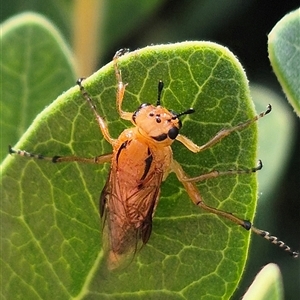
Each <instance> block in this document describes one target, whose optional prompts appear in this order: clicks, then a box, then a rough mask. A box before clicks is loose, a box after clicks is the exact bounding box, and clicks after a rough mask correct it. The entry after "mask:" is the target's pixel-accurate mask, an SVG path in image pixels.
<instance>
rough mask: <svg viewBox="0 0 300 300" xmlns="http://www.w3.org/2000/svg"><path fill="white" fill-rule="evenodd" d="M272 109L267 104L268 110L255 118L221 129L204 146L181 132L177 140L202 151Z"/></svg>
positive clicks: (192, 149)
mask: <svg viewBox="0 0 300 300" xmlns="http://www.w3.org/2000/svg"><path fill="white" fill-rule="evenodd" d="M271 110H272V106H271V105H270V104H269V105H268V106H267V109H266V111H264V112H261V113H260V114H258V115H256V116H255V117H254V118H252V119H250V120H248V121H246V122H244V123H240V124H238V125H236V126H233V127H231V128H224V129H222V130H220V131H219V132H218V133H217V134H216V135H215V136H214V137H213V138H212V139H210V140H209V141H208V142H207V143H206V144H204V145H202V146H198V145H196V144H195V143H194V142H192V141H191V140H190V139H189V138H187V137H186V136H184V135H181V134H178V136H177V137H176V140H178V141H179V142H181V143H182V144H183V145H184V146H186V147H187V148H188V149H189V150H190V151H192V152H195V153H196V152H201V151H203V150H206V149H208V148H210V147H212V146H213V145H214V144H216V143H218V142H220V141H221V140H222V139H223V138H225V137H226V136H228V135H229V134H231V133H232V132H234V131H238V130H243V129H245V128H246V127H248V126H249V125H251V124H252V123H254V122H256V121H257V120H258V119H260V118H262V117H264V116H265V115H267V114H268V113H269V112H271Z"/></svg>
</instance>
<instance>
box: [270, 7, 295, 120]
mask: <svg viewBox="0 0 300 300" xmlns="http://www.w3.org/2000/svg"><path fill="white" fill-rule="evenodd" d="M299 32H300V8H299V9H297V10H295V11H293V12H291V13H289V14H287V15H286V16H284V17H283V18H282V19H281V20H280V21H279V22H278V23H277V24H276V26H275V27H274V28H273V29H272V31H271V32H270V33H269V36H268V46H269V57H270V61H271V64H272V67H273V70H274V72H275V74H276V76H277V78H278V80H279V82H280V84H281V86H282V89H283V91H284V92H285V94H286V96H287V98H288V100H289V101H290V104H291V105H292V106H293V107H294V109H295V112H296V113H297V114H298V116H300V84H299V82H300V67H299V62H300V47H299V45H300V34H299Z"/></svg>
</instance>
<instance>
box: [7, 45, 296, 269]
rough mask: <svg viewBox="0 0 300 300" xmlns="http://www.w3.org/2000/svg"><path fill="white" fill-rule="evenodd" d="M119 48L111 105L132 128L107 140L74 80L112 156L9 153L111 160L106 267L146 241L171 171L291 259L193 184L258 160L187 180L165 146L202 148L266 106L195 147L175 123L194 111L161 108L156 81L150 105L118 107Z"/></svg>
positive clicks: (121, 89) (195, 197) (121, 87)
mask: <svg viewBox="0 0 300 300" xmlns="http://www.w3.org/2000/svg"><path fill="white" fill-rule="evenodd" d="M125 52H127V50H126V49H122V50H120V51H118V52H117V53H116V54H115V56H114V58H113V62H114V68H115V74H116V78H117V82H118V89H117V97H116V104H117V109H118V112H119V115H120V117H121V118H122V119H124V120H129V121H131V122H132V123H133V125H134V127H132V128H129V129H125V130H124V131H123V132H122V133H121V135H120V136H119V137H118V138H117V139H113V138H112V137H111V136H110V133H109V131H108V127H107V125H106V123H105V121H104V119H103V118H102V117H101V116H100V115H99V114H98V112H97V110H96V107H95V105H94V104H93V102H92V99H91V98H90V97H89V95H88V93H87V91H86V90H85V89H84V87H83V85H82V79H80V80H78V82H77V83H78V85H79V87H80V90H81V92H82V94H83V96H84V98H85V99H86V101H87V102H88V103H89V105H90V107H91V109H92V111H93V113H94V115H95V117H96V120H97V122H98V125H99V127H100V130H101V132H102V134H103V136H104V138H105V139H106V140H107V141H108V142H109V143H110V144H111V145H112V147H113V153H112V154H106V155H100V156H97V157H95V158H81V157H74V156H69V157H60V156H54V157H53V158H50V157H43V156H41V155H34V154H31V153H28V152H25V151H20V150H17V151H16V150H13V149H12V148H11V147H10V148H9V152H10V153H11V154H12V153H16V154H19V155H23V156H30V157H35V158H42V159H46V160H51V161H52V162H54V163H59V162H71V161H76V162H84V163H95V164H102V163H111V167H110V173H109V175H108V178H107V181H106V184H105V186H104V188H103V190H102V193H101V196H100V215H101V218H102V220H103V243H104V249H105V253H106V255H107V264H108V268H109V269H115V268H119V267H120V266H124V265H125V263H126V262H127V263H128V262H130V261H129V259H132V257H133V256H134V254H135V253H136V252H137V250H138V249H140V248H141V247H142V246H143V245H145V244H146V243H147V242H148V240H149V238H150V235H151V231H152V218H153V215H154V213H155V209H156V206H157V204H158V199H159V195H160V186H161V183H162V181H163V180H165V179H166V178H167V176H168V175H169V173H170V172H174V173H175V174H176V176H177V178H178V180H179V181H180V182H181V183H182V184H183V186H184V187H185V189H186V191H187V193H188V195H189V197H190V198H191V200H192V201H193V203H194V204H195V205H197V206H199V207H201V208H202V209H204V210H206V211H209V212H211V213H214V214H217V215H219V216H222V217H225V218H226V219H229V220H231V221H232V222H234V223H236V224H238V225H240V226H242V227H243V228H245V229H247V230H250V229H251V230H252V231H253V232H254V233H256V234H258V235H260V236H263V237H264V238H266V239H267V240H269V241H271V242H272V243H274V244H276V245H278V246H279V247H282V248H283V249H284V250H285V251H287V252H289V253H290V254H291V255H292V256H293V257H297V256H298V252H294V251H292V250H291V249H290V247H289V246H287V245H286V244H285V243H284V242H282V241H279V240H278V239H277V238H276V237H274V236H271V235H270V234H269V233H268V232H267V231H264V230H260V229H257V228H255V227H254V226H252V224H251V223H250V221H247V220H242V219H240V218H238V217H235V216H234V215H232V214H231V213H228V212H224V211H221V210H218V209H216V208H213V207H210V206H208V205H206V204H205V203H204V202H203V199H202V197H201V195H200V192H199V190H198V188H197V187H196V184H195V183H196V182H199V181H203V180H207V179H210V178H215V177H218V176H221V175H230V174H241V173H252V172H256V171H258V170H260V169H261V168H262V163H261V161H259V164H258V166H257V167H255V168H252V169H249V170H235V171H233V170H230V171H225V172H224V171H223V172H219V171H212V172H210V173H207V174H204V175H200V176H198V177H193V178H190V177H189V176H188V175H187V174H186V173H185V172H184V170H183V169H182V167H181V165H180V164H179V163H178V162H177V161H175V160H174V159H173V154H172V149H171V145H172V143H173V142H174V141H175V140H177V141H179V142H181V143H182V144H183V145H184V146H185V147H187V148H188V149H189V150H190V151H192V152H195V153H196V152H200V151H203V150H205V149H208V148H210V147H212V146H213V145H214V144H216V143H217V142H219V141H220V140H222V139H223V138H225V137H226V136H228V135H229V134H230V133H232V132H233V131H237V130H242V129H244V128H246V127H248V126H249V125H251V124H252V123H254V122H255V121H257V120H258V119H259V118H262V117H264V116H265V115H266V114H268V113H269V112H270V111H271V106H268V108H267V110H266V111H265V112H262V113H260V114H259V115H257V116H255V117H254V118H253V119H250V120H248V121H246V122H244V123H242V124H239V125H236V126H234V127H232V128H229V129H223V130H221V131H220V132H218V133H217V134H216V135H215V136H214V137H213V138H212V139H211V140H209V141H208V142H207V143H206V144H204V145H202V146H198V145H196V144H194V143H193V142H192V141H191V140H190V139H188V138H187V137H185V136H183V135H181V134H180V133H179V131H180V127H181V121H180V119H179V118H180V117H181V116H183V115H186V114H191V113H193V112H194V110H193V109H192V108H190V109H188V110H186V111H184V112H182V113H175V112H174V111H172V110H168V109H166V108H164V107H163V106H161V103H160V98H161V93H162V90H163V82H162V81H159V83H158V99H157V103H156V106H154V105H151V104H148V103H144V104H142V105H140V106H139V107H138V109H137V110H136V111H135V112H133V113H131V112H125V111H123V110H122V102H123V97H124V93H125V87H126V84H124V83H123V81H122V77H121V72H120V70H119V68H118V63H117V61H118V58H119V57H120V56H121V55H123V54H124V53H125Z"/></svg>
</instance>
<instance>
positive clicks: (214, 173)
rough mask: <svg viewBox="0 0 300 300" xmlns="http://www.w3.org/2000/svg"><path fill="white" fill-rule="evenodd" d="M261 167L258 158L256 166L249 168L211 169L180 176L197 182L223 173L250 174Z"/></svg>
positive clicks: (187, 180) (185, 179)
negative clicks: (196, 174) (189, 175)
mask: <svg viewBox="0 0 300 300" xmlns="http://www.w3.org/2000/svg"><path fill="white" fill-rule="evenodd" d="M262 167H263V164H262V161H261V160H259V161H258V164H257V166H256V167H254V168H251V169H244V170H241V169H238V170H227V171H218V170H213V171H211V172H209V173H206V174H202V175H199V176H196V177H187V178H182V180H183V181H186V182H199V181H204V180H207V179H211V178H216V177H219V176H224V175H237V174H250V173H255V172H257V171H259V170H261V169H262Z"/></svg>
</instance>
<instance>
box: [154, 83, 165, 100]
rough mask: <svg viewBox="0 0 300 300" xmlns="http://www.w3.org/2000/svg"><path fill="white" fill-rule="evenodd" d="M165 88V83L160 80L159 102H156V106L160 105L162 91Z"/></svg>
mask: <svg viewBox="0 0 300 300" xmlns="http://www.w3.org/2000/svg"><path fill="white" fill-rule="evenodd" d="M163 88H164V83H163V82H162V80H160V81H159V82H158V87H157V90H158V94H157V102H156V106H159V105H160V97H161V92H162V90H163Z"/></svg>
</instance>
